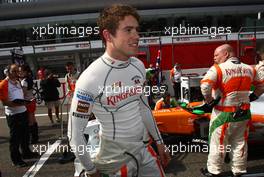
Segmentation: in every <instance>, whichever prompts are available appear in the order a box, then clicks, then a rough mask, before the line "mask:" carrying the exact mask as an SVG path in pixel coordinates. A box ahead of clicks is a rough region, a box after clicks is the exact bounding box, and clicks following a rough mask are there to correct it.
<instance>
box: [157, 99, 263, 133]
mask: <svg viewBox="0 0 264 177" xmlns="http://www.w3.org/2000/svg"><path fill="white" fill-rule="evenodd" d="M194 104H195V105H196V103H194ZM152 113H153V115H154V117H155V120H156V122H157V125H158V128H159V130H160V132H161V133H167V134H182V135H193V134H194V132H195V128H194V121H195V120H196V119H200V118H207V119H208V120H209V119H210V115H211V114H210V113H205V114H202V115H196V114H192V113H190V112H188V111H186V110H185V109H183V108H181V107H176V108H170V109H162V110H157V111H152ZM255 123H257V124H259V123H262V124H263V125H264V115H255V114H253V115H252V123H251V127H250V130H251V131H254V130H255V127H254V124H255Z"/></svg>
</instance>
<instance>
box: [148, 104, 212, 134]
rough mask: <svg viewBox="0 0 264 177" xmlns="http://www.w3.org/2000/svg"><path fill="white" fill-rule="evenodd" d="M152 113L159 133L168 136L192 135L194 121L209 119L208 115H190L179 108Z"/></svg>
mask: <svg viewBox="0 0 264 177" xmlns="http://www.w3.org/2000/svg"><path fill="white" fill-rule="evenodd" d="M152 113H153V115H154V117H155V119H156V122H157V125H158V128H159V130H160V132H162V133H168V134H185V135H192V134H193V133H194V120H195V119H199V118H202V117H207V118H209V117H210V115H208V114H203V115H195V114H192V113H190V112H188V111H186V110H184V109H183V108H181V107H176V108H170V109H162V110H157V111H152Z"/></svg>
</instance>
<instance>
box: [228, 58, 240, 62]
mask: <svg viewBox="0 0 264 177" xmlns="http://www.w3.org/2000/svg"><path fill="white" fill-rule="evenodd" d="M227 61H239V59H238V58H237V57H231V58H228V59H227Z"/></svg>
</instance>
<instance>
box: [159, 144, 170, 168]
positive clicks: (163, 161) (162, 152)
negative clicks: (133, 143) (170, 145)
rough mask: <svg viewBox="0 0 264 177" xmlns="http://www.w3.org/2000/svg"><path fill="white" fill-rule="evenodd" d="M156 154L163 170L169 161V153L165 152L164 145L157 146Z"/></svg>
mask: <svg viewBox="0 0 264 177" xmlns="http://www.w3.org/2000/svg"><path fill="white" fill-rule="evenodd" d="M157 148H158V153H159V156H160V161H161V164H162V166H163V167H164V168H165V167H166V166H167V165H168V164H169V162H170V161H171V156H170V152H169V151H166V148H165V146H164V144H157Z"/></svg>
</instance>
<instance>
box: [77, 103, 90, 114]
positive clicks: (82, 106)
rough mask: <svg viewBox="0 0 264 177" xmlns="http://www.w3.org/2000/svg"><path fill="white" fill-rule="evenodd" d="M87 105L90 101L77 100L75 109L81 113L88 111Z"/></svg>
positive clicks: (88, 105)
mask: <svg viewBox="0 0 264 177" xmlns="http://www.w3.org/2000/svg"><path fill="white" fill-rule="evenodd" d="M89 107H90V103H87V102H84V101H80V100H79V101H78V103H77V108H76V111H77V112H81V113H88V111H89Z"/></svg>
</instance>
